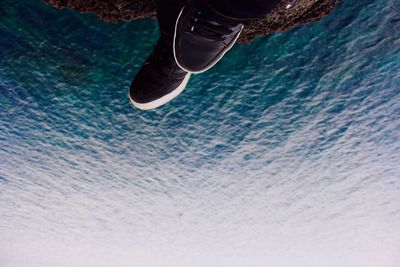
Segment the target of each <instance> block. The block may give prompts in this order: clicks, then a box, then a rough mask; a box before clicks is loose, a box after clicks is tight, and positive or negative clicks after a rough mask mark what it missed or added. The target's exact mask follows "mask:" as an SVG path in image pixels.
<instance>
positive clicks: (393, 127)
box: [0, 0, 400, 267]
mask: <svg viewBox="0 0 400 267" xmlns="http://www.w3.org/2000/svg"><path fill="white" fill-rule="evenodd" d="M157 38H158V29H157V24H156V23H155V22H154V21H151V20H141V21H134V22H129V23H118V24H107V23H104V22H102V21H100V20H98V19H97V18H96V17H94V16H92V15H81V14H78V13H75V12H73V11H71V10H56V9H53V8H51V7H48V6H46V5H44V4H42V3H41V2H40V1H38V0H29V1H28V0H22V1H11V0H3V1H1V3H0V114H1V115H0V265H1V266H4V267H14V266H18V267H19V266H24V267H27V266H28V267H29V266H68V267H70V266H78V267H81V266H82V267H88V266H96V267H97V266H100V267H102V266H104V267H106V266H107V267H109V266H117V267H125V266H143V267H151V266H155V267H161V266H162V267H168V266H174V267H176V266H190V267H197V266H199V267H200V266H201V267H214V266H215V267H225V266H229V267H230V266H240V267H243V266H248V267H258V266H260V267H264V266H277V267H292V266H296V267H310V266H311V267H312V266H318V267H321V266H322V267H326V266H334V267H337V266H341V267H368V266H370V267H376V266H383V267H397V266H400V265H399V264H400V249H399V248H400V208H399V207H400V165H399V162H400V140H399V130H400V71H399V70H400V4H399V3H398V1H397V0H382V1H378V0H364V1H357V0H345V1H343V2H342V3H341V4H340V5H339V6H338V8H336V9H335V11H334V12H333V13H332V14H331V15H330V16H328V17H326V18H324V19H323V20H321V21H320V22H318V23H315V24H312V25H308V26H303V27H298V28H296V29H294V30H292V31H289V32H286V33H279V34H274V35H272V36H269V37H263V38H258V39H256V40H255V41H254V42H253V43H252V44H251V45H246V46H235V48H234V49H233V50H232V51H231V52H230V53H229V55H228V56H226V57H225V58H224V59H223V60H222V61H221V62H220V63H219V64H218V65H217V66H216V67H215V68H213V69H212V70H210V71H208V72H206V73H204V74H201V75H196V76H193V78H192V80H191V82H190V85H189V86H188V87H187V89H186V90H185V91H184V92H183V93H182V95H181V96H180V97H179V98H177V99H176V100H174V101H173V102H171V103H170V104H168V105H166V106H164V107H163V108H160V109H158V110H155V111H152V112H142V111H139V110H136V109H133V108H132V107H131V106H130V104H129V102H128V98H127V88H128V87H129V84H130V81H131V79H132V77H133V76H134V75H135V73H136V72H137V71H138V70H139V68H140V66H141V64H142V62H143V61H144V60H145V58H146V56H147V55H148V54H149V53H150V51H151V49H152V47H153V45H154V43H155V41H156V40H157Z"/></svg>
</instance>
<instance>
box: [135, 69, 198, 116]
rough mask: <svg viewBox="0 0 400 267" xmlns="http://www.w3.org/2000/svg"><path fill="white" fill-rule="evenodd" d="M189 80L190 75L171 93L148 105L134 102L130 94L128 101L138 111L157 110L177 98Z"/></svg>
mask: <svg viewBox="0 0 400 267" xmlns="http://www.w3.org/2000/svg"><path fill="white" fill-rule="evenodd" d="M189 79H190V73H188V74H186V76H185V78H184V79H183V80H182V82H181V84H180V85H179V86H178V87H177V88H176V89H175V90H174V91H172V92H171V93H169V94H167V95H165V96H163V97H160V98H158V99H156V100H154V101H151V102H149V103H138V102H135V101H134V100H133V99H132V98H131V96H130V93H129V92H128V97H129V100H130V101H131V103H132V105H134V106H135V107H137V108H138V109H142V110H149V109H154V108H158V107H159V106H162V105H164V104H166V103H168V102H169V101H171V100H172V99H174V98H175V97H177V96H178V95H179V94H180V93H182V91H183V89H185V87H186V85H187V83H188V82H189Z"/></svg>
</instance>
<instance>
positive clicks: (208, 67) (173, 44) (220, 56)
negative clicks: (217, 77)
mask: <svg viewBox="0 0 400 267" xmlns="http://www.w3.org/2000/svg"><path fill="white" fill-rule="evenodd" d="M184 9H185V7H182V9H181V12H179V15H178V18H177V19H176V21H175V30H174V40H173V43H172V46H173V50H174V51H173V52H174V58H175V62H176V64H177V65H178V66H179V67H180V68H181V69H182V70H184V71H187V72H189V73H193V74H197V73H202V72H205V71H207V70H209V69H211V68H212V67H214V65H215V64H217V63H218V61H220V59H221V58H222V57H223V56H224V55H225V53H226V52H228V51H229V50H230V49H231V48H232V46H233V45H234V44H235V43H236V41H237V39H238V38H239V36H240V34H241V33H242V30H243V27H244V25H242V27H241V29H240V32H239V33H238V35H237V36H236V38H235V40H233V42H232V43H231V44H230V45H229V46H228V48H227V49H226V50H225V51H224V52H222V53H221V54H220V55H219V56H218V57H217V59H216V60H215V61H214V62H213V63H212V64H211V65H209V66H207V67H206V68H205V69H202V70H199V71H191V70H188V69H186V68H184V67H182V66H181V65H180V64H179V62H178V60H177V59H176V51H175V40H176V30H177V27H178V20H179V18H180V17H181V15H182V12H183V10H184Z"/></svg>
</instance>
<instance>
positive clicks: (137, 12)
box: [43, 0, 340, 43]
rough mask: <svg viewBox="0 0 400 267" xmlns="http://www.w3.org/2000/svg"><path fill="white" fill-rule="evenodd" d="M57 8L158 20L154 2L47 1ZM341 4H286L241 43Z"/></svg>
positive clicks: (304, 0)
mask: <svg viewBox="0 0 400 267" xmlns="http://www.w3.org/2000/svg"><path fill="white" fill-rule="evenodd" d="M43 1H44V2H46V3H48V4H50V5H52V6H54V7H57V8H72V9H74V10H76V11H78V12H84V13H94V14H96V15H98V16H99V17H101V18H102V19H104V20H106V21H112V22H116V21H119V20H124V21H129V20H134V19H140V18H155V17H156V11H155V4H154V1H153V0H91V1H89V0H43ZM339 1H340V0H282V2H281V3H280V4H279V6H277V7H276V8H275V9H274V10H273V11H272V12H270V13H269V14H267V15H266V16H265V17H263V18H262V19H260V20H257V21H255V22H253V23H252V24H251V25H249V26H247V27H246V28H245V29H244V31H243V32H242V34H241V36H240V38H239V43H248V42H250V41H251V40H252V39H253V38H254V37H256V36H263V35H268V34H271V33H274V32H282V31H286V30H289V29H291V28H293V27H296V26H298V25H301V24H305V23H310V22H314V21H317V20H319V19H320V18H322V17H324V16H326V15H327V14H329V12H330V11H331V10H332V9H333V8H334V7H335V6H336V5H337V4H338V2H339Z"/></svg>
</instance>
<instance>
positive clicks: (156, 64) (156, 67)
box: [145, 37, 184, 84]
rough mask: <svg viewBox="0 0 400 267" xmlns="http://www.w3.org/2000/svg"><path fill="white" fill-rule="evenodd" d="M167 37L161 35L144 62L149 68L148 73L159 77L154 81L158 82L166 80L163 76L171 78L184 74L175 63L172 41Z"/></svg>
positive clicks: (161, 82)
mask: <svg viewBox="0 0 400 267" xmlns="http://www.w3.org/2000/svg"><path fill="white" fill-rule="evenodd" d="M169 39H170V38H163V37H161V38H160V39H159V40H158V42H157V44H156V46H155V47H154V50H153V52H152V54H151V56H150V57H149V59H148V60H146V62H145V64H146V65H147V64H148V67H149V70H150V72H149V75H151V76H152V77H153V78H154V77H159V79H156V82H158V83H160V84H163V83H164V82H165V81H166V79H164V78H168V79H167V80H171V79H175V78H179V77H181V76H182V75H184V72H183V71H181V70H180V68H179V67H178V66H177V65H176V63H175V59H174V56H173V52H172V42H170V41H169ZM160 75H161V76H160Z"/></svg>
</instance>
